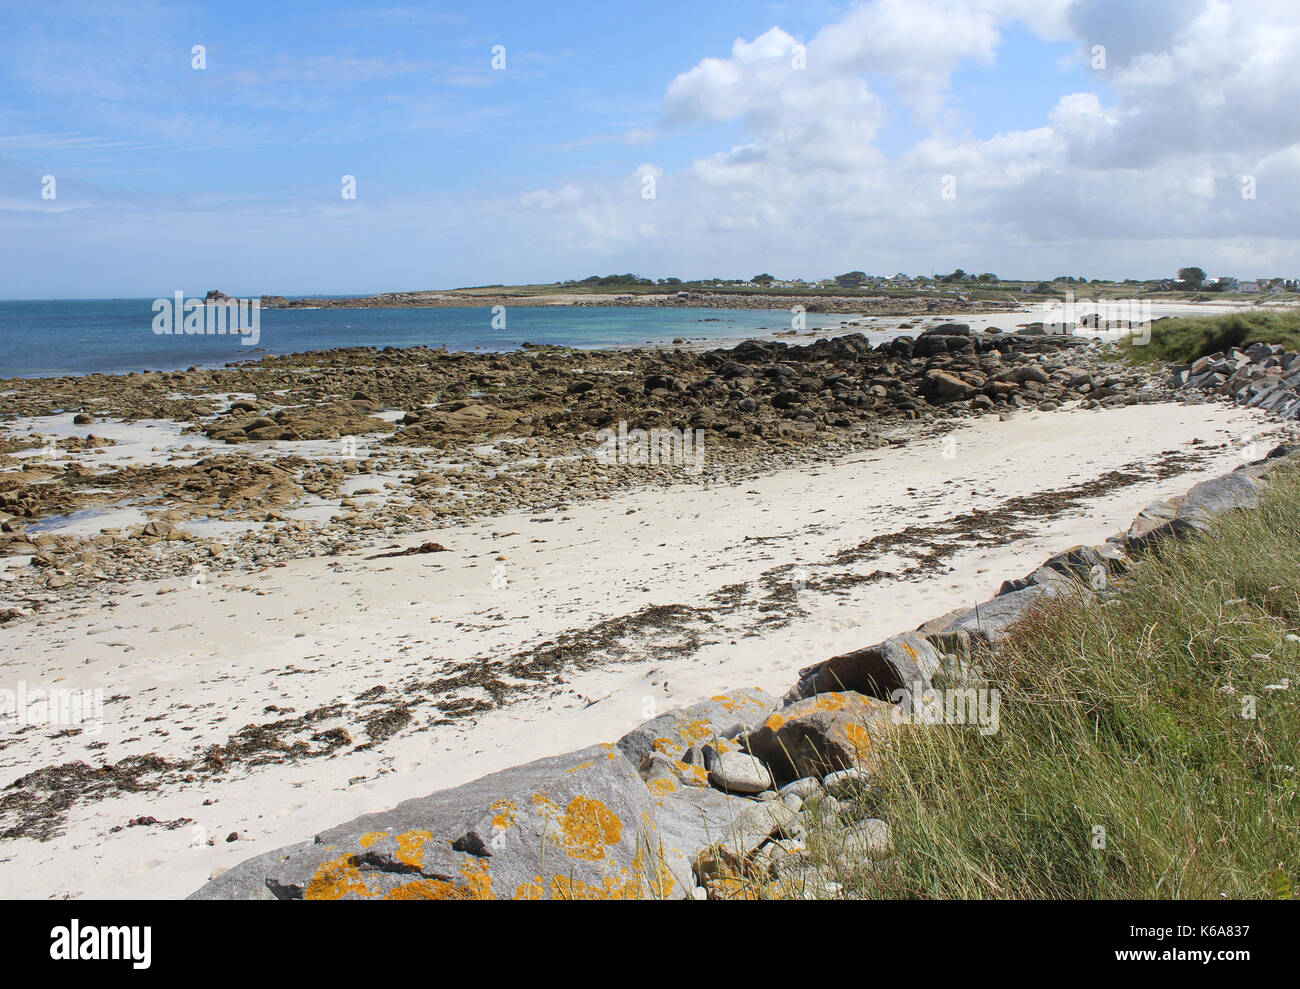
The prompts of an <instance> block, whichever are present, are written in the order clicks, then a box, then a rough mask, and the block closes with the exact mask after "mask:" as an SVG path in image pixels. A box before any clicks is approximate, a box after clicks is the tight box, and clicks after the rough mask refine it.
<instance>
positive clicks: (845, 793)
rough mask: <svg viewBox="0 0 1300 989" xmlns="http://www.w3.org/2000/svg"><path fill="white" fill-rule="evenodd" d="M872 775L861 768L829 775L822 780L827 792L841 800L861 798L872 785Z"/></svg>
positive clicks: (857, 767)
mask: <svg viewBox="0 0 1300 989" xmlns="http://www.w3.org/2000/svg"><path fill="white" fill-rule="evenodd" d="M870 778H871V777H870V774H869V773H868V772H867V771H866V770H865V769H862V768H861V767H859V766H854V767H853V768H851V769H841V770H840V771H839V772H836V773H828V774H827V775H826V778H825V779H823V780H822V785H823V786H824V787H825V788H826V792H827V793H829V794H830V795H831V796H832V797H837V798H839V799H841V800H846V799H850V798H853V797H858V796H861V795H862V794H863V793H865V792H866V790H867V788H868V786H869V785H870Z"/></svg>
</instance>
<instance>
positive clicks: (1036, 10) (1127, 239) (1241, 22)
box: [572, 0, 1300, 274]
mask: <svg viewBox="0 0 1300 989" xmlns="http://www.w3.org/2000/svg"><path fill="white" fill-rule="evenodd" d="M1130 6H1131V5H1129V4H1127V3H1116V2H1110V0H1074V2H1070V0H1056V2H1049V3H1042V2H1029V0H874V2H870V3H863V4H860V5H858V6H855V7H853V8H852V9H851V10H849V11H848V12H847V13H846V14H845V15H844V16H843V17H842V18H841V19H840V20H838V21H837V22H836V23H833V24H830V25H828V26H826V27H825V28H823V29H822V30H821V31H819V32H818V33H817V34H816V35H815V36H814V37H812V39H811V40H809V41H807V42H806V55H805V59H804V62H803V64H804V66H805V67H803V68H797V67H795V62H794V60H793V58H792V56H793V53H794V52H795V46H796V45H798V44H800V41H799V39H797V38H795V37H794V36H793V35H791V34H790V33H788V32H787V31H785V30H783V29H782V28H780V27H773V28H771V29H770V30H768V31H766V32H764V33H762V34H760V35H758V36H757V37H755V38H753V39H752V40H746V39H743V38H741V39H738V40H736V42H735V43H734V44H733V45H732V47H731V51H730V54H729V55H728V56H726V57H709V58H705V59H702V60H701V61H700V62H699V63H698V64H696V65H695V66H694V67H692V68H690V69H688V70H686V71H684V72H682V73H680V74H679V75H678V76H677V77H676V78H675V79H673V80H672V81H671V83H670V84H669V85H668V87H667V91H666V93H665V97H664V117H665V124H666V126H667V127H668V128H669V129H673V128H676V129H678V130H680V129H682V128H687V129H690V130H694V131H699V130H700V129H702V128H703V129H705V132H706V133H707V132H708V131H707V129H708V128H719V127H739V128H740V129H741V130H742V132H743V133H744V135H745V139H744V141H743V143H740V144H736V143H735V142H734V141H729V142H728V145H727V146H726V149H725V150H723V149H720V150H718V151H717V152H715V153H713V154H708V155H704V156H702V157H698V158H697V159H696V160H694V161H693V162H691V163H690V164H689V165H687V166H686V167H683V168H680V169H676V170H674V171H671V172H669V173H668V174H667V175H665V176H663V177H662V178H661V179H660V180H659V189H660V194H659V197H658V200H657V202H656V203H655V213H654V220H653V222H650V223H647V222H646V217H647V213H648V212H649V211H648V210H647V209H646V206H645V204H644V203H641V202H639V201H637V200H636V199H635V198H634V197H633V196H631V195H630V194H629V191H628V183H627V182H626V181H625V182H623V183H620V184H619V185H618V186H617V187H599V186H592V185H590V184H583V193H582V196H581V201H582V205H581V207H575V212H574V214H573V217H572V219H573V220H574V221H575V223H576V224H577V225H578V226H579V227H581V225H582V224H584V223H587V222H590V223H592V224H593V226H592V228H591V231H590V233H591V236H592V238H593V243H600V244H605V245H609V246H610V249H611V250H631V249H632V248H635V249H636V250H638V251H640V252H641V255H642V256H646V257H661V258H664V259H667V263H668V265H669V267H670V268H671V269H672V270H677V271H684V270H686V267H687V263H686V262H685V261H681V262H679V261H677V260H675V259H676V258H678V257H680V256H681V254H682V252H683V247H682V245H683V244H684V243H689V244H691V245H698V247H699V249H700V253H701V254H705V255H711V256H714V257H717V256H719V255H722V256H729V255H728V253H727V252H731V253H730V256H731V257H734V258H735V264H736V266H737V268H738V269H743V268H748V267H750V266H753V265H755V264H757V265H760V266H767V267H769V268H771V267H773V266H774V265H777V264H778V262H779V261H780V259H782V258H788V259H789V263H790V264H791V265H792V266H794V265H800V260H801V259H800V253H799V252H801V251H807V252H810V253H809V254H808V255H807V256H805V257H803V258H802V265H800V267H799V268H798V270H802V271H805V272H806V270H807V268H806V267H804V266H806V265H807V264H808V257H816V258H818V259H823V260H819V262H818V265H819V269H820V270H822V271H825V270H829V269H831V268H837V267H840V266H842V265H843V264H849V263H850V262H854V261H855V260H857V261H859V262H860V259H862V258H863V257H864V256H865V257H877V258H880V259H881V261H880V268H881V269H882V270H884V269H886V268H888V269H891V270H892V269H893V268H894V267H896V266H908V265H909V264H910V265H911V266H912V267H916V266H917V261H918V259H926V258H933V259H934V263H935V265H936V267H940V268H943V267H944V266H945V265H947V264H949V263H951V262H949V261H948V258H950V257H953V255H954V254H956V253H957V252H959V251H961V252H969V253H964V254H962V255H961V256H960V257H959V258H954V260H955V261H957V262H958V263H963V266H965V267H968V268H969V267H972V266H982V267H992V265H993V260H992V259H994V258H997V257H1001V258H1003V259H1004V264H1005V265H1006V266H1007V267H1008V268H1010V269H1013V270H1015V271H1022V272H1023V271H1030V270H1034V271H1037V270H1039V266H1040V265H1042V264H1044V263H1050V264H1054V265H1055V264H1060V263H1061V262H1062V260H1064V259H1068V258H1074V259H1077V263H1074V264H1072V267H1073V268H1080V267H1083V266H1085V265H1086V266H1087V267H1088V269H1089V270H1090V271H1091V273H1092V274H1097V273H1098V271H1097V269H1098V268H1106V269H1107V270H1108V272H1109V273H1114V274H1120V273H1124V274H1130V273H1134V272H1135V271H1136V272H1140V273H1153V264H1156V265H1158V266H1159V267H1158V268H1156V269H1155V270H1157V271H1158V270H1163V268H1164V267H1167V264H1166V259H1165V257H1164V255H1163V254H1157V253H1155V252H1156V247H1155V245H1160V247H1159V250H1160V251H1162V252H1171V251H1172V252H1173V253H1177V254H1178V255H1179V256H1180V257H1197V256H1199V257H1203V258H1204V259H1205V263H1206V264H1209V265H1213V264H1215V263H1218V262H1216V260H1215V259H1216V258H1223V259H1225V261H1228V260H1231V259H1235V258H1240V257H1243V256H1250V257H1255V258H1258V259H1259V260H1260V263H1261V264H1262V263H1264V262H1263V258H1264V257H1272V259H1273V261H1272V265H1273V266H1274V267H1278V268H1279V269H1284V270H1292V269H1294V268H1300V254H1298V253H1297V247H1296V242H1295V234H1294V231H1295V229H1296V227H1297V220H1300V196H1297V193H1300V169H1297V168H1296V164H1297V158H1300V132H1298V131H1297V128H1296V127H1295V125H1294V119H1295V107H1296V106H1298V105H1300V73H1296V72H1295V70H1294V68H1293V67H1294V65H1296V64H1297V63H1300V24H1297V22H1296V20H1295V18H1294V17H1293V15H1292V12H1291V10H1290V4H1289V3H1287V2H1285V0H1240V2H1238V3H1234V4H1233V5H1231V7H1230V6H1229V5H1228V4H1226V3H1223V2H1221V0H1195V2H1190V3H1183V2H1181V0H1179V2H1173V0H1170V2H1168V3H1166V2H1157V3H1155V4H1153V5H1150V6H1147V7H1144V9H1143V10H1142V11H1138V12H1136V13H1135V12H1133V11H1132V10H1130V9H1129V8H1130ZM1015 21H1021V22H1023V23H1025V24H1027V25H1028V26H1029V27H1030V29H1031V30H1033V31H1034V32H1036V33H1038V35H1039V36H1040V37H1042V38H1044V39H1048V40H1062V39H1065V40H1072V41H1073V42H1074V43H1075V44H1077V45H1078V52H1079V55H1080V56H1081V57H1084V58H1086V57H1087V55H1088V53H1089V52H1090V50H1091V46H1092V45H1093V44H1105V45H1106V47H1107V68H1106V70H1105V71H1104V74H1103V73H1097V79H1098V82H1101V81H1105V82H1106V83H1108V84H1109V86H1108V87H1107V88H1102V87H1100V86H1099V87H1098V88H1097V89H1096V90H1095V91H1094V90H1086V91H1082V92H1076V93H1069V94H1067V95H1065V96H1063V97H1061V98H1060V99H1059V100H1058V102H1057V104H1056V106H1055V107H1054V108H1053V109H1052V110H1051V112H1050V113H1049V114H1048V116H1047V118H1046V119H1045V120H1043V121H1042V122H1041V124H1040V125H1039V126H1036V127H1032V128H1029V129H1025V130H1017V131H1009V132H1005V133H1000V134H995V135H993V136H990V137H984V138H976V137H973V136H970V135H965V134H960V133H954V132H953V131H952V129H951V128H950V126H949V124H948V120H947V117H948V114H947V112H946V111H947V108H948V104H949V100H950V98H951V97H952V95H953V94H952V92H951V85H952V79H953V77H954V74H955V73H956V72H957V71H958V70H959V69H960V68H962V67H963V66H966V65H972V64H973V65H992V64H995V63H996V59H997V58H998V51H999V48H1000V46H1001V44H1002V42H1003V37H1004V34H1005V32H1006V31H1007V29H1008V28H1009V27H1010V26H1011V24H1012V23H1013V22H1015ZM1103 27H1104V28H1105V29H1106V31H1105V32H1102V30H1101V29H1102V28H1103ZM1099 39H1100V40H1099ZM882 94H883V95H882ZM899 112H902V113H903V114H905V115H908V116H910V117H911V119H913V120H914V121H917V122H919V123H921V124H922V125H923V126H924V127H925V129H926V130H927V131H928V133H927V134H926V136H924V137H921V138H920V139H918V140H916V141H915V142H914V143H913V144H912V145H911V147H909V148H907V149H905V150H902V151H898V150H896V149H895V150H891V151H890V152H889V153H886V152H885V151H884V150H883V149H882V147H881V144H880V142H881V137H882V132H883V129H884V128H885V127H886V126H887V125H888V123H889V122H890V121H891V120H892V119H894V118H895V117H896V116H897V115H898V113H899ZM1244 174H1254V175H1256V177H1257V179H1258V182H1259V190H1260V191H1259V196H1260V200H1258V201H1253V200H1243V199H1242V198H1241V195H1240V187H1241V186H1240V183H1241V176H1242V175H1244ZM945 175H951V176H953V177H954V178H955V182H956V189H957V196H956V198H955V199H945V198H944V197H943V196H942V195H941V182H942V180H943V177H944V176H945ZM647 231H650V232H651V233H649V234H647ZM655 231H659V232H665V231H669V232H671V242H669V241H668V240H667V239H666V238H668V237H669V236H670V235H669V234H668V233H662V234H658V233H654V232H655ZM736 234H740V235H741V237H740V238H737V237H736ZM643 235H645V236H651V237H654V236H659V237H661V239H660V240H646V241H641V242H638V241H637V240H636V238H637V237H640V236H643ZM1243 238H1267V239H1268V243H1269V244H1270V245H1271V246H1270V247H1269V248H1268V252H1269V253H1265V254H1262V255H1261V254H1260V251H1261V250H1262V249H1261V248H1249V249H1248V248H1243V247H1242V244H1241V241H1242V239H1243ZM1183 243H1185V244H1186V245H1187V247H1186V248H1176V247H1171V246H1170V245H1171V244H1175V245H1176V244H1183ZM1196 252H1202V253H1200V254H1196ZM1171 256H1172V255H1171ZM985 257H988V258H990V260H989V261H987V262H986V261H985V260H984V258H985ZM714 263H715V264H716V262H714ZM1181 263H1188V262H1186V261H1183V262H1181ZM1125 265H1133V266H1134V267H1133V268H1129V269H1125V268H1124V266H1125ZM852 266H853V267H860V266H861V263H853V264H852ZM1267 266H1268V265H1265V267H1267ZM1062 270H1070V269H1069V268H1063V269H1062Z"/></svg>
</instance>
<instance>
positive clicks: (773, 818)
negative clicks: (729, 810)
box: [695, 800, 806, 881]
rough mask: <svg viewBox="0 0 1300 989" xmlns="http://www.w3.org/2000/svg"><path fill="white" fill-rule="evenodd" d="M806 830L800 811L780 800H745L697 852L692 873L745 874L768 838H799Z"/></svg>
mask: <svg viewBox="0 0 1300 989" xmlns="http://www.w3.org/2000/svg"><path fill="white" fill-rule="evenodd" d="M805 833H806V829H805V828H804V825H803V822H802V821H801V820H800V818H799V815H798V814H796V813H795V812H794V811H792V810H791V809H790V808H789V807H787V806H785V804H783V803H781V801H779V800H769V801H766V802H763V803H755V802H754V801H745V807H744V808H743V809H741V811H740V812H739V813H738V814H737V815H736V817H735V818H734V819H733V820H732V821H731V822H730V824H729V825H728V827H727V829H726V831H725V832H724V833H723V834H721V835H720V836H719V837H718V838H717V840H715V841H714V842H713V843H712V844H710V845H708V846H707V847H705V848H703V849H701V850H700V851H699V852H698V853H697V854H696V857H695V873H696V875H698V876H699V877H700V878H701V879H703V880H706V881H707V880H710V879H716V878H726V877H730V876H743V875H746V874H748V873H749V872H750V871H751V870H750V861H749V860H750V856H751V855H753V853H754V852H755V851H757V850H758V849H759V848H760V847H761V846H762V845H763V843H764V842H766V841H768V839H770V838H802V837H803V835H804V834H805Z"/></svg>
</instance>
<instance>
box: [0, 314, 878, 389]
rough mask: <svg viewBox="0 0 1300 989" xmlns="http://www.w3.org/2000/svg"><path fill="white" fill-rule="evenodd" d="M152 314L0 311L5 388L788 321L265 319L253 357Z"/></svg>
mask: <svg viewBox="0 0 1300 989" xmlns="http://www.w3.org/2000/svg"><path fill="white" fill-rule="evenodd" d="M153 307H154V300H153V299H61V300H17V301H4V300H0V378H31V377H50V376H58V375H83V374H93V373H96V372H100V373H104V374H124V373H127V372H130V371H175V370H183V369H186V368H189V367H218V366H221V365H224V364H228V363H231V362H235V361H247V360H257V359H258V358H259V357H260V356H262V355H263V354H267V353H270V354H294V353H303V352H306V351H314V350H328V349H331V348H335V347H357V346H365V347H417V346H426V347H445V348H447V349H448V350H460V351H482V352H503V351H511V350H518V349H520V347H521V346H522V344H523V343H524V342H525V341H527V342H529V343H534V344H554V345H557V346H565V347H574V348H579V349H588V350H595V349H615V348H627V347H636V346H645V345H656V346H661V345H665V344H671V343H672V342H673V340H675V339H677V338H681V339H684V340H687V341H692V342H694V341H700V340H704V341H708V340H719V341H724V340H735V339H744V338H746V337H770V336H771V335H772V334H773V333H775V332H777V331H779V330H788V329H789V328H790V324H791V314H790V313H789V312H787V311H785V310H780V309H767V310H752V309H687V308H680V309H679V308H675V307H674V308H671V309H670V308H656V307H648V306H626V307H613V306H591V307H575V306H509V307H507V308H506V309H505V311H504V313H501V312H496V313H494V312H493V309H492V308H491V307H490V306H466V307H461V308H409V309H310V308H300V309H263V310H261V313H260V332H259V333H258V339H257V342H256V345H255V346H248V345H245V344H244V343H243V342H242V340H241V337H239V336H221V335H216V334H213V335H185V334H182V333H176V334H171V335H160V334H157V333H155V332H154V331H153V320H154V315H155V313H154V308H153ZM502 317H504V320H503V319H502ZM843 318H844V317H843V316H842V315H840V314H834V315H830V314H828V315H820V316H815V315H811V314H810V315H807V316H805V317H804V319H805V320H806V326H805V327H804V329H805V331H813V332H815V331H817V330H825V331H826V333H827V334H829V333H831V332H833V331H839V330H840V324H841V320H842V319H843ZM503 322H504V325H502V323H503ZM875 335H879V336H881V337H882V338H883V339H887V338H888V337H889V336H890V335H891V334H888V333H884V334H873V336H875ZM873 342H874V341H873Z"/></svg>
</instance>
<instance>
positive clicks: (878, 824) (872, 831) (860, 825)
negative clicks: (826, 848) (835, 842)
mask: <svg viewBox="0 0 1300 989" xmlns="http://www.w3.org/2000/svg"><path fill="white" fill-rule="evenodd" d="M841 841H842V843H841V845H840V848H839V852H840V856H841V859H842V861H847V862H850V863H851V862H858V861H861V860H863V859H869V858H878V857H879V856H881V855H887V854H888V853H889V848H890V836H889V825H888V824H886V823H885V822H884V821H881V820H879V819H877V818H867V819H866V820H864V821H858V822H857V823H855V824H851V825H848V826H847V827H846V828H845V829H844V831H843V834H842V838H841Z"/></svg>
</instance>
